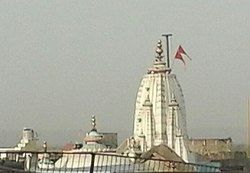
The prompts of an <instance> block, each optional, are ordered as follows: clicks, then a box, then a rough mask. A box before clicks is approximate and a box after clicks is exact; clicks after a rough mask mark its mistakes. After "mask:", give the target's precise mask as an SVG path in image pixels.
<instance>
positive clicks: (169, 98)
mask: <svg viewBox="0 0 250 173" xmlns="http://www.w3.org/2000/svg"><path fill="white" fill-rule="evenodd" d="M155 52H156V56H155V59H154V63H153V66H152V67H150V68H149V69H148V72H147V74H145V75H144V76H143V78H142V80H141V84H140V86H139V89H138V92H137V98H136V104H135V114H134V128H133V137H132V138H133V139H134V140H135V141H136V142H135V143H136V146H137V149H138V150H140V152H141V153H143V152H146V151H149V150H150V149H151V148H152V147H154V146H159V145H161V144H164V145H167V147H169V149H170V150H172V151H174V152H175V153H176V154H177V155H178V156H179V157H180V158H182V159H183V160H184V161H185V162H194V159H193V156H192V154H191V152H189V149H188V135H187V127H186V110H185V103H184V97H183V93H182V89H181V86H180V84H179V82H178V81H177V78H176V75H175V74H171V68H170V67H168V65H166V62H165V61H164V60H165V59H164V55H163V49H162V42H161V40H159V41H158V43H157V46H156V50H155ZM120 148H121V147H120ZM122 148H126V147H125V146H123V147H122ZM118 150H119V148H118Z"/></svg>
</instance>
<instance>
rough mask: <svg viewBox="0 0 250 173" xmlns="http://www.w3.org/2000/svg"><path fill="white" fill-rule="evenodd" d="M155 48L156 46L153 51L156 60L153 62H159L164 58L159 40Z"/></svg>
mask: <svg viewBox="0 0 250 173" xmlns="http://www.w3.org/2000/svg"><path fill="white" fill-rule="evenodd" d="M156 46H157V47H156V50H155V52H156V57H155V58H156V59H155V61H161V60H162V58H163V57H164V56H163V55H162V53H163V50H162V44H161V40H158V43H157V45H156Z"/></svg>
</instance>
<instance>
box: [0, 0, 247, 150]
mask: <svg viewBox="0 0 250 173" xmlns="http://www.w3.org/2000/svg"><path fill="white" fill-rule="evenodd" d="M249 16H250V1H247V0H238V1H235V0H206V1H205V0H188V1H184V0H182V1H181V0H175V1H170V0H169V1H167V0H166V1H163V0H162V1H157V0H155V1H152V0H141V1H132V0H131V1H128V0H126V1H117V0H113V1H102V0H99V1H93V0H90V1H82V0H78V1H76V0H71V1H64V0H57V1H52V0H43V1H40V0H39V1H38V0H37V1H34V0H29V1H28V0H26V1H25V0H23V1H20V0H16V1H14V0H12V1H10V0H2V1H0V116H1V121H0V147H1V146H12V145H15V144H16V142H17V141H18V138H19V137H20V134H21V131H22V128H23V127H30V128H33V129H34V130H35V131H37V133H38V135H39V138H40V139H41V140H47V141H48V144H49V145H63V144H65V143H67V142H69V141H72V142H75V141H82V139H83V137H84V135H85V132H87V131H88V130H89V129H90V127H91V125H90V118H91V115H95V116H96V117H97V128H98V129H99V131H102V132H118V136H119V142H121V140H123V139H124V138H125V137H128V136H129V135H131V134H132V122H133V119H132V118H133V114H134V108H135V97H136V93H137V89H138V87H139V83H140V80H141V78H142V76H143V75H144V74H145V73H146V72H147V68H148V67H150V66H151V65H152V62H153V60H154V55H155V53H154V49H155V45H156V42H157V40H158V39H160V38H161V34H163V33H172V34H173V37H172V39H171V55H173V54H174V52H175V51H176V48H177V46H178V45H179V44H181V45H182V46H183V48H184V49H185V50H186V52H188V53H189V55H190V56H191V57H192V59H193V60H192V61H191V62H190V61H189V62H187V66H186V69H185V68H184V66H183V64H182V63H181V62H178V61H176V62H175V63H174V67H173V73H175V74H177V78H178V80H179V82H180V84H181V86H182V89H183V92H184V96H185V101H186V109H187V123H188V124H187V125H188V133H189V136H190V137H208V138H209V137H212V138H214V137H219V138H226V137H230V136H231V137H232V138H233V142H235V143H244V142H246V134H247V129H246V127H247V126H246V119H247V99H248V97H250V68H249V67H250V57H249V46H250V17H249ZM162 39H164V38H162Z"/></svg>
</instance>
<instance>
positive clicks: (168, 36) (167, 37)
mask: <svg viewBox="0 0 250 173" xmlns="http://www.w3.org/2000/svg"><path fill="white" fill-rule="evenodd" d="M162 36H163V37H166V44H167V47H166V48H167V68H170V58H169V52H170V50H169V38H170V37H171V36H172V34H162Z"/></svg>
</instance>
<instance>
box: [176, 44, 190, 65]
mask: <svg viewBox="0 0 250 173" xmlns="http://www.w3.org/2000/svg"><path fill="white" fill-rule="evenodd" d="M183 55H186V56H187V57H188V58H189V59H190V60H192V59H191V58H190V57H189V56H188V54H187V53H186V52H185V51H184V49H183V48H182V47H181V45H179V47H178V49H177V52H176V54H175V56H174V58H175V59H179V60H181V61H182V62H183V63H184V64H186V63H185V61H184V59H183V57H182V56H183Z"/></svg>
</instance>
